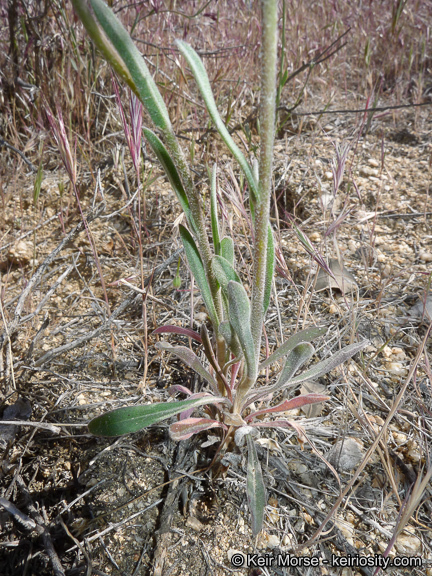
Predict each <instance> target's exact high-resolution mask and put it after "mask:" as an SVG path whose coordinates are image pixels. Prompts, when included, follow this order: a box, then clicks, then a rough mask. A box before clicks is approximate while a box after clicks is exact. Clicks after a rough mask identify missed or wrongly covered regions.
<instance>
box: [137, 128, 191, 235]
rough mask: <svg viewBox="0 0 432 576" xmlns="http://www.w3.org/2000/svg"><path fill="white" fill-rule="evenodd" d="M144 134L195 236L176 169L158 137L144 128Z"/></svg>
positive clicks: (186, 201) (187, 202) (187, 204)
mask: <svg viewBox="0 0 432 576" xmlns="http://www.w3.org/2000/svg"><path fill="white" fill-rule="evenodd" d="M144 134H145V137H146V138H147V141H148V143H149V144H150V146H151V148H152V150H153V152H154V153H155V154H156V156H157V158H158V160H159V162H160V163H161V164H162V167H163V169H164V170H165V174H166V175H167V176H168V180H169V181H170V184H171V186H172V189H173V190H174V192H175V194H176V196H177V199H178V201H179V202H180V205H181V207H182V210H183V212H184V213H185V215H186V219H187V222H188V224H189V226H190V227H191V228H192V230H193V232H194V234H195V235H197V228H196V225H195V222H194V220H193V218H192V214H191V211H190V207H189V200H188V199H187V196H186V192H185V190H184V188H183V184H182V181H181V178H180V176H179V173H178V172H177V168H176V167H175V164H174V162H173V160H172V158H171V156H170V155H169V152H168V150H167V149H166V148H165V145H164V144H163V142H162V141H161V140H160V139H159V138H158V136H156V134H155V133H154V132H152V131H151V130H149V129H148V128H144Z"/></svg>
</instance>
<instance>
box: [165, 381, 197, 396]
mask: <svg viewBox="0 0 432 576" xmlns="http://www.w3.org/2000/svg"><path fill="white" fill-rule="evenodd" d="M176 392H180V394H187V396H192V392H191V390H189V388H186V386H182V385H181V384H174V386H170V387H169V388H168V394H169V395H170V396H174V394H175V393H176Z"/></svg>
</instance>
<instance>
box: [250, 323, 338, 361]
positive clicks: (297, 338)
mask: <svg viewBox="0 0 432 576" xmlns="http://www.w3.org/2000/svg"><path fill="white" fill-rule="evenodd" d="M326 332H327V328H317V327H316V326H311V327H310V328H306V329H305V330H300V332H297V333H296V334H294V335H293V336H291V337H290V338H288V340H286V341H285V342H284V343H283V344H282V346H280V347H279V348H278V349H277V350H275V351H274V352H273V354H271V355H270V356H269V357H268V358H267V359H266V360H264V362H262V363H261V364H260V366H259V370H260V371H261V370H262V369H263V368H266V367H267V366H270V364H273V362H276V361H277V360H280V359H281V358H283V357H284V356H286V355H287V354H288V353H289V352H291V350H293V349H294V348H295V347H296V346H297V344H300V343H301V342H311V341H312V340H315V338H318V336H322V335H323V334H325V333H326Z"/></svg>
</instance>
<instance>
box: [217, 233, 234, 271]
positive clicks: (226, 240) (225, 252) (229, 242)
mask: <svg viewBox="0 0 432 576" xmlns="http://www.w3.org/2000/svg"><path fill="white" fill-rule="evenodd" d="M220 255H221V256H223V257H224V258H225V260H228V262H229V263H230V264H231V266H234V242H233V239H232V238H230V237H229V236H224V237H223V238H222V240H221V249H220Z"/></svg>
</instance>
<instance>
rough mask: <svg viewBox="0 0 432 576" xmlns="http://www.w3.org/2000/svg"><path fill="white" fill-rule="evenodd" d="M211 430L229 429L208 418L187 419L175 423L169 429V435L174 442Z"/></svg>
mask: <svg viewBox="0 0 432 576" xmlns="http://www.w3.org/2000/svg"><path fill="white" fill-rule="evenodd" d="M210 428H223V429H224V430H228V428H227V427H226V426H225V425H224V424H223V423H222V422H219V421H218V420H209V419H208V418H187V419H186V420H182V421H181V422H175V423H174V424H171V426H170V427H169V433H170V437H171V439H172V440H175V441H179V440H187V439H188V438H190V437H191V436H193V435H194V434H198V433H199V432H203V431H204V430H210Z"/></svg>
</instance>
